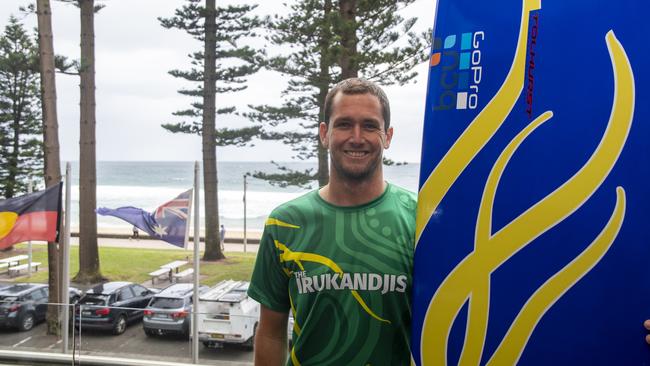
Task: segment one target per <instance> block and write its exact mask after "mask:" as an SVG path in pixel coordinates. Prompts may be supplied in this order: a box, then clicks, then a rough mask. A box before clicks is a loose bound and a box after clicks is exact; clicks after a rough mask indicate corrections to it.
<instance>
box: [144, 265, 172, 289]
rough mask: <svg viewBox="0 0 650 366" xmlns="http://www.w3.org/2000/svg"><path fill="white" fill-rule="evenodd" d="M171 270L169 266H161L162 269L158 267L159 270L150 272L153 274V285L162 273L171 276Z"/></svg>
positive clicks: (150, 274)
mask: <svg viewBox="0 0 650 366" xmlns="http://www.w3.org/2000/svg"><path fill="white" fill-rule="evenodd" d="M169 271H170V269H168V268H160V269H157V270H155V271H153V272H151V273H149V276H151V284H152V285H153V284H154V280H155V279H156V278H158V277H160V276H162V275H166V276H169Z"/></svg>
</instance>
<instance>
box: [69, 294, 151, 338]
mask: <svg viewBox="0 0 650 366" xmlns="http://www.w3.org/2000/svg"><path fill="white" fill-rule="evenodd" d="M156 292H157V291H154V290H151V289H148V288H146V287H143V286H141V285H138V284H134V283H131V282H107V283H104V284H100V285H97V286H95V287H93V288H91V289H90V290H88V291H86V293H85V294H84V296H82V297H81V299H79V302H78V307H77V309H76V311H75V324H74V325H75V327H77V328H81V329H104V330H110V331H112V332H113V334H115V335H118V334H122V333H124V331H125V330H126V327H127V325H128V324H129V323H132V322H136V321H139V320H141V319H142V316H143V310H144V308H145V307H146V306H147V304H149V301H150V300H151V298H152V297H153V295H154V294H155V293H156Z"/></svg>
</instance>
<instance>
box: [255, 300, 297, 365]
mask: <svg viewBox="0 0 650 366" xmlns="http://www.w3.org/2000/svg"><path fill="white" fill-rule="evenodd" d="M288 319H289V313H279V312H277V311H273V310H271V309H269V308H267V307H266V306H264V305H261V309H260V322H259V324H258V325H257V332H256V335H255V366H282V365H284V364H285V363H286V357H287V321H288Z"/></svg>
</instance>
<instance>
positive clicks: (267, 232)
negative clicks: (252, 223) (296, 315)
mask: <svg viewBox="0 0 650 366" xmlns="http://www.w3.org/2000/svg"><path fill="white" fill-rule="evenodd" d="M274 231H275V230H273V228H272V227H270V226H266V227H265V228H264V233H263V234H262V239H261V241H260V247H259V249H258V251H257V259H256V260H255V267H254V268H253V275H252V277H251V284H250V286H249V287H248V296H250V297H252V298H253V299H255V300H256V301H257V302H259V303H260V304H262V305H264V306H266V307H267V308H269V309H271V310H274V311H277V312H281V313H286V312H289V309H290V307H291V304H290V302H289V292H288V291H289V290H288V288H289V275H288V274H287V273H286V272H285V270H284V267H283V266H282V263H281V262H280V251H279V250H278V249H277V248H276V247H275V240H274V239H275V238H274V236H275V233H274Z"/></svg>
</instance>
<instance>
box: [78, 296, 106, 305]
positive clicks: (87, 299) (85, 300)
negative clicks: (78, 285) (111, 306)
mask: <svg viewBox="0 0 650 366" xmlns="http://www.w3.org/2000/svg"><path fill="white" fill-rule="evenodd" d="M107 300H108V295H99V294H87V295H86V296H84V297H82V298H81V300H79V304H86V305H106V301H107Z"/></svg>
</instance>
